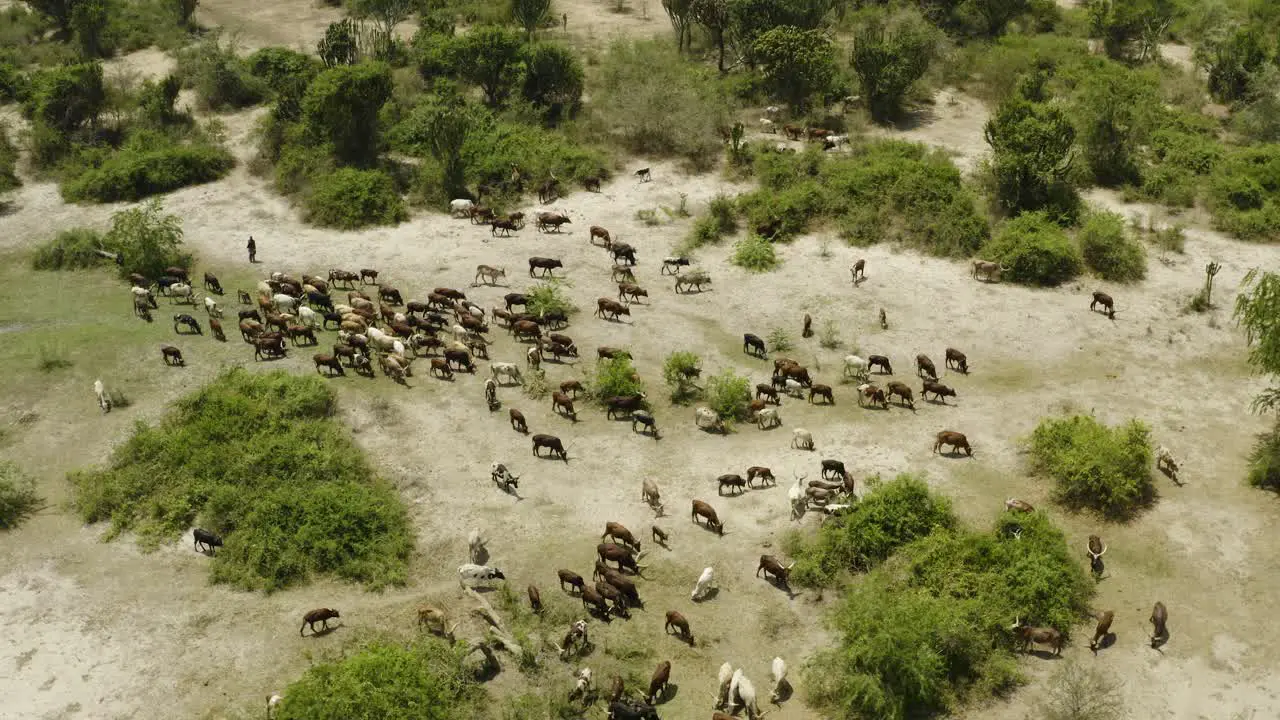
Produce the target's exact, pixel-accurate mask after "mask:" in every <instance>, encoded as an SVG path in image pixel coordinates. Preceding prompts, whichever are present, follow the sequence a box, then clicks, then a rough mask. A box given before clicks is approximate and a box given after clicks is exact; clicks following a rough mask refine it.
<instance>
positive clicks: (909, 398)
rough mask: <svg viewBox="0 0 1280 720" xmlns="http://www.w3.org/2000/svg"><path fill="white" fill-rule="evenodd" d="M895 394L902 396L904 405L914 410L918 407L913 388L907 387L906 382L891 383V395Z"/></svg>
mask: <svg viewBox="0 0 1280 720" xmlns="http://www.w3.org/2000/svg"><path fill="white" fill-rule="evenodd" d="M895 395H896V396H898V397H899V398H902V404H903V405H906V406H907V407H909V408H911V409H912V410H915V409H916V403H915V399H914V397H913V395H912V393H911V388H909V387H907V384H906V383H901V382H896V381H895V382H891V383H889V397H893V396H895Z"/></svg>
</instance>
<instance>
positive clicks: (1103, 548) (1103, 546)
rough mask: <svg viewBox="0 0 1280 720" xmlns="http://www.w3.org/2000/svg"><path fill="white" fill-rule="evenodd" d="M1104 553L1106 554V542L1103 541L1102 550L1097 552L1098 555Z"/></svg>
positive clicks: (1100, 555)
mask: <svg viewBox="0 0 1280 720" xmlns="http://www.w3.org/2000/svg"><path fill="white" fill-rule="evenodd" d="M1106 554H1107V546H1106V543H1103V545H1102V552H1100V553H1098V557H1102V556H1103V555H1106Z"/></svg>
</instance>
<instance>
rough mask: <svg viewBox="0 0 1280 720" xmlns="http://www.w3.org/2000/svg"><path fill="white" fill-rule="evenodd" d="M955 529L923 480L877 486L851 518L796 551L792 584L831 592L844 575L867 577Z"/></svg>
mask: <svg viewBox="0 0 1280 720" xmlns="http://www.w3.org/2000/svg"><path fill="white" fill-rule="evenodd" d="M955 527H956V517H955V514H954V513H953V512H952V511H951V503H950V502H949V501H948V500H947V499H946V498H945V497H942V496H941V495H936V494H934V493H932V492H930V491H929V486H928V485H926V484H925V482H924V481H923V480H921V479H920V478H918V477H915V476H913V475H905V474H904V475H899V476H898V477H896V478H894V479H893V480H891V481H889V482H887V483H884V484H880V485H876V486H873V488H872V489H871V492H870V493H868V494H866V495H864V496H863V497H862V499H861V500H859V501H858V504H857V505H856V506H855V507H854V508H853V510H852V511H851V512H849V513H848V514H846V515H843V516H841V517H840V518H839V520H838V521H837V522H828V523H825V524H823V526H822V528H821V529H820V530H819V531H818V536H817V537H816V538H814V539H813V540H812V541H809V542H806V543H803V544H802V545H800V546H799V547H798V548H797V549H796V550H794V551H793V552H792V555H793V557H795V560H796V566H795V568H793V569H792V571H791V579H792V582H794V583H795V584H797V585H801V586H808V587H824V586H831V585H833V584H835V583H836V582H837V581H838V580H839V578H840V575H841V574H842V573H847V572H867V571H869V570H871V569H872V568H874V567H876V566H878V565H879V564H880V563H882V562H884V561H885V560H887V559H888V558H889V555H891V554H892V553H893V552H894V551H895V550H897V549H898V548H900V547H902V546H903V545H906V544H907V543H910V542H913V541H915V540H918V539H920V538H922V537H925V536H926V535H928V534H929V533H931V532H934V531H935V530H952V529H954V528H955Z"/></svg>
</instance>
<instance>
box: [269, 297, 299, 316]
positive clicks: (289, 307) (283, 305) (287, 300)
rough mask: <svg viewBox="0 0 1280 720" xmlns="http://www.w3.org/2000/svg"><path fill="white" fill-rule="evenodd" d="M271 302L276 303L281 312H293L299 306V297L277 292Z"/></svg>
mask: <svg viewBox="0 0 1280 720" xmlns="http://www.w3.org/2000/svg"><path fill="white" fill-rule="evenodd" d="M271 302H273V303H275V304H276V309H277V310H280V311H281V312H293V311H294V309H295V308H296V307H298V298H296V297H294V296H292V295H285V294H284V293H276V294H275V297H273V298H271Z"/></svg>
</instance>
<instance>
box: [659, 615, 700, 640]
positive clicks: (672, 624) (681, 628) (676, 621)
mask: <svg viewBox="0 0 1280 720" xmlns="http://www.w3.org/2000/svg"><path fill="white" fill-rule="evenodd" d="M671 628H675V629H676V632H675V634H676V635H679V636H680V637H681V638H682V639H683V640H684V641H685V642H687V643H689V644H690V645H693V632H691V631H690V630H689V621H688V620H685V618H684V615H681V614H680V613H679V612H677V611H675V610H668V611H667V622H666V624H665V625H663V626H662V630H663V632H665V633H668V634H670V633H671Z"/></svg>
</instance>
